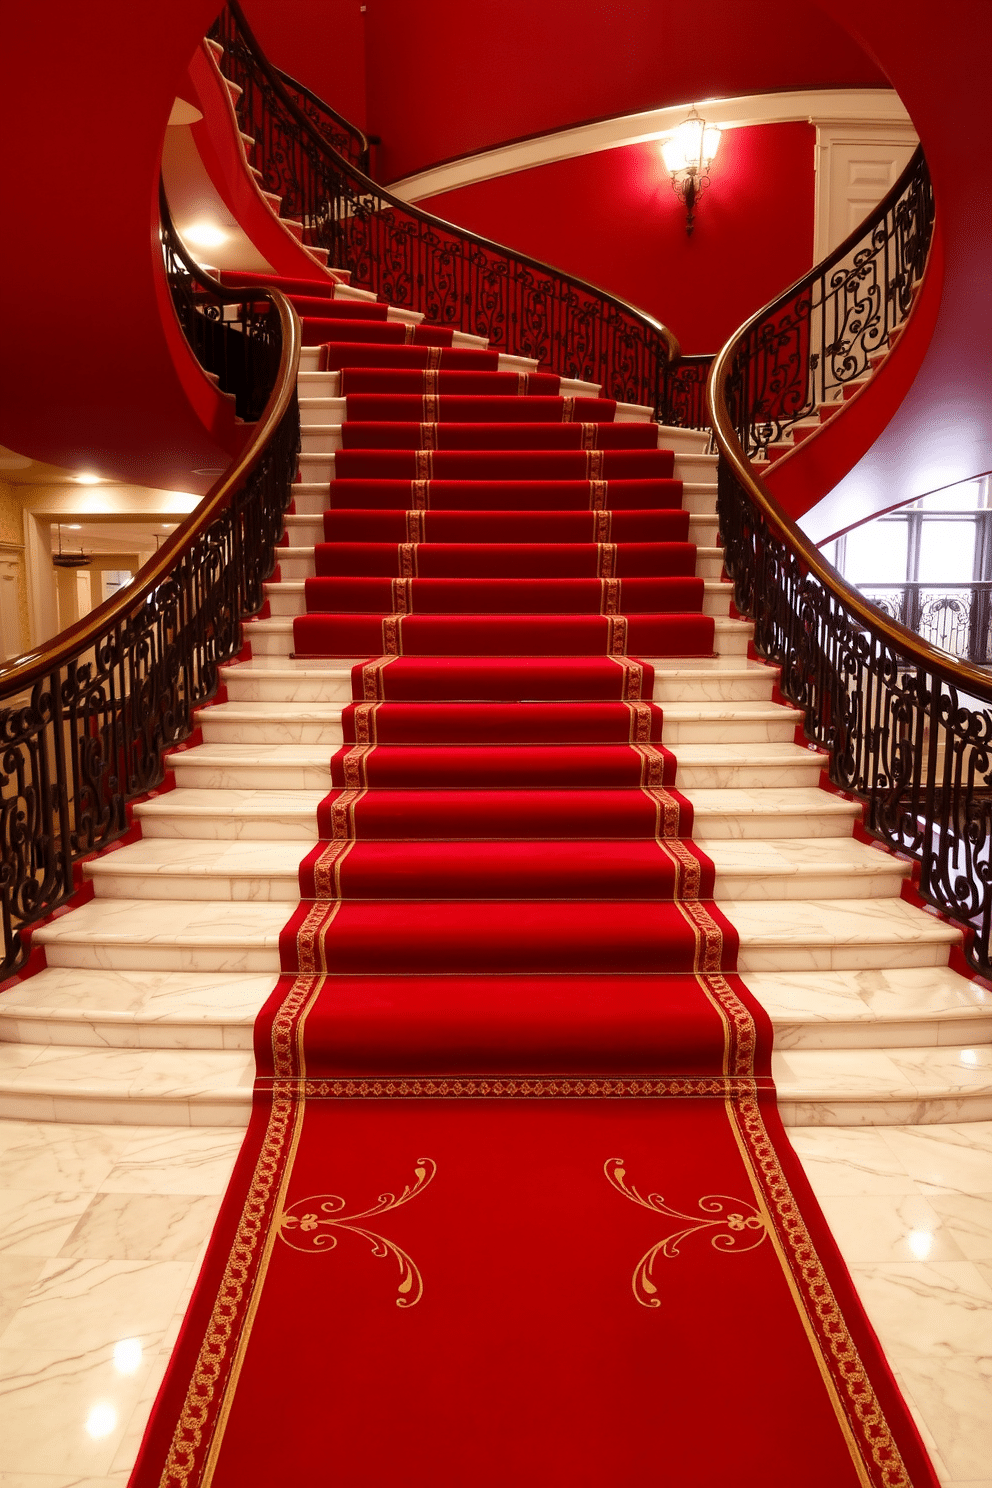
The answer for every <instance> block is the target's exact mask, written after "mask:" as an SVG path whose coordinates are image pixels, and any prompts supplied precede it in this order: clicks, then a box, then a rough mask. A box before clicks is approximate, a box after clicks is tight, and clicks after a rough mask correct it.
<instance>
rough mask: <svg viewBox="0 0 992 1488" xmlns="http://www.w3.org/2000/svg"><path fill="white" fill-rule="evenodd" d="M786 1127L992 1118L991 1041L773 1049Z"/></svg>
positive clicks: (885, 1124)
mask: <svg viewBox="0 0 992 1488" xmlns="http://www.w3.org/2000/svg"><path fill="white" fill-rule="evenodd" d="M772 1075H773V1078H774V1080H775V1086H776V1089H777V1091H778V1099H779V1111H780V1113H781V1116H782V1120H783V1121H784V1122H785V1123H786V1124H787V1125H793V1126H804V1125H807V1124H816V1125H819V1126H831V1125H837V1126H852V1125H866V1126H868V1125H870V1126H903V1125H910V1124H916V1123H930V1122H934V1123H944V1122H954V1121H987V1120H988V1119H989V1118H990V1117H992V1045H989V1044H980V1045H976V1046H975V1047H974V1048H971V1047H968V1048H961V1047H950V1046H947V1047H934V1046H933V1045H928V1046H926V1047H924V1048H912V1047H905V1048H896V1049H788V1050H785V1051H782V1052H777V1053H773V1054H772Z"/></svg>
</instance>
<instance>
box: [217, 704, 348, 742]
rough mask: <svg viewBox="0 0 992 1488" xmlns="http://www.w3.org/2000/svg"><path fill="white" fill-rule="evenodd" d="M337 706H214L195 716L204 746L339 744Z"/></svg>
mask: <svg viewBox="0 0 992 1488" xmlns="http://www.w3.org/2000/svg"><path fill="white" fill-rule="evenodd" d="M342 706H343V705H342V704H341V703H318V702H290V703H270V702H252V703H218V704H217V705H216V706H214V707H210V708H203V709H201V710H200V711H199V712H198V713H197V714H196V722H197V724H198V726H199V728H200V729H201V730H202V733H203V738H204V742H205V743H207V744H211V743H218V742H223V740H225V739H230V740H231V741H232V742H235V743H237V742H248V741H249V740H252V741H254V740H257V741H259V742H261V743H269V744H306V743H313V744H326V745H328V747H330V746H331V745H334V746H335V747H337V746H338V745H339V744H340V743H341V739H342V735H341V708H342Z"/></svg>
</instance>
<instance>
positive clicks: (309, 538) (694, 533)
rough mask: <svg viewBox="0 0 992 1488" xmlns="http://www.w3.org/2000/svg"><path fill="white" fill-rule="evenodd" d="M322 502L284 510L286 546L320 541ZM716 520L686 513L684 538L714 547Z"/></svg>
mask: <svg viewBox="0 0 992 1488" xmlns="http://www.w3.org/2000/svg"><path fill="white" fill-rule="evenodd" d="M300 458H301V460H304V459H315V460H323V459H325V458H326V459H330V458H331V457H330V456H329V455H328V456H324V455H313V456H305V455H301V457H300ZM325 507H326V502H322V504H320V505H319V506H317V508H316V510H314V511H310V512H300V511H295V512H287V514H286V516H285V518H284V531H285V533H286V536H287V538H288V542H287V544H286V546H287V547H289V548H312V547H313V546H314V544H315V543H322V542H323V541H324V519H323V513H324V510H325ZM718 529H719V524H718V521H717V517H716V515H715V513H713V514H709V513H707V512H699V513H690V516H689V535H688V539H687V540H688V541H689V542H692V543H695V544H696V546H697V547H700V548H715V547H717V546H718V544H717V532H718ZM281 552H282V550H281V549H280V550H278V551H277V555H276V556H277V558H279V557H280V556H281Z"/></svg>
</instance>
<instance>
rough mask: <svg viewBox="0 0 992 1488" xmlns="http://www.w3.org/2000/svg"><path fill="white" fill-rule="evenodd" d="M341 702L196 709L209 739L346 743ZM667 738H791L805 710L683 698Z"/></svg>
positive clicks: (673, 707) (672, 707)
mask: <svg viewBox="0 0 992 1488" xmlns="http://www.w3.org/2000/svg"><path fill="white" fill-rule="evenodd" d="M342 706H343V705H342V704H340V703H316V702H314V703H305V702H290V703H279V702H252V703H235V702H227V703H215V704H213V705H211V706H210V707H206V708H201V709H199V710H198V711H197V713H196V723H197V726H198V727H199V728H200V729H201V731H202V734H203V740H204V743H206V744H223V743H225V742H230V743H232V744H247V743H252V742H257V743H260V744H309V743H320V744H326V745H328V746H337V745H340V744H341V743H342V742H343V735H342V731H341V710H342ZM664 714H665V716H664V742H665V744H666V745H668V746H670V747H671V748H673V749H674V748H676V747H677V746H680V745H682V744H684V743H729V742H735V743H745V742H755V743H765V742H774V743H787V742H789V741H791V740H792V739H793V737H794V735H795V731H796V725H797V724H799V723H801V722H802V714H801V713H800V712H799V711H798V710H797V709H794V708H786V707H783V706H782V705H781V704H780V703H760V702H733V703H726V702H681V703H676V702H672V703H668V704H666V706H665V710H664Z"/></svg>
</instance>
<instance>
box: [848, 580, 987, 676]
mask: <svg viewBox="0 0 992 1488" xmlns="http://www.w3.org/2000/svg"><path fill="white" fill-rule="evenodd" d="M858 589H859V590H860V592H861V593H862V594H863V595H864V597H865V598H866V599H868V600H870V601H871V603H872V604H873V605H875V606H876V607H877V608H878V609H880V610H881V611H882V613H883V614H885V615H889V616H890V617H891V618H892V619H893V620H898V621H899V623H900V625H905V626H906V627H907V629H909V630H912V631H913V632H915V634H916V635H921V636H922V637H923V638H924V640H926V641H929V642H930V644H931V645H932V646H939V647H940V649H941V650H942V651H947V652H949V653H950V655H951V656H961V657H964V658H965V659H966V660H967V661H971V662H974V664H975V666H980V667H987V666H992V581H989V580H987V579H971V580H962V581H961V582H960V583H941V584H935V583H932V582H930V581H927V580H924V579H903V580H901V581H899V582H898V583H896V582H893V583H877V584H876V583H871V584H869V583H859V584H858Z"/></svg>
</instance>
